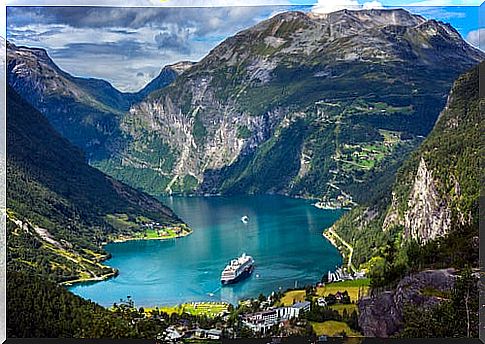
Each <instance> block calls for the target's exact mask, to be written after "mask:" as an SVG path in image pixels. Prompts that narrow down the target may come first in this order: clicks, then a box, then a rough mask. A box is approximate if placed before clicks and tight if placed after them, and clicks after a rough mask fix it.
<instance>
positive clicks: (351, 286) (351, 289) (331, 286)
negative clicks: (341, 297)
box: [317, 278, 370, 301]
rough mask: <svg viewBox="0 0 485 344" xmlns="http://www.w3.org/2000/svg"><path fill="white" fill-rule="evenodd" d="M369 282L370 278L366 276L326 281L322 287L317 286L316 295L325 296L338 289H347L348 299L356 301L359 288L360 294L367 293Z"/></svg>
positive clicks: (342, 290) (341, 290)
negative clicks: (340, 280)
mask: <svg viewBox="0 0 485 344" xmlns="http://www.w3.org/2000/svg"><path fill="white" fill-rule="evenodd" d="M369 283H370V280H369V279H368V278H364V279H359V280H349V281H342V282H335V283H328V284H326V285H325V286H324V287H318V288H317V295H318V296H327V295H328V294H335V293H337V292H338V291H340V292H344V291H347V292H348V293H349V296H350V300H351V301H357V300H358V299H359V290H360V295H361V296H364V295H367V293H368V291H369Z"/></svg>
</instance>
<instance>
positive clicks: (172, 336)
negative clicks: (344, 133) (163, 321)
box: [165, 326, 182, 342]
mask: <svg viewBox="0 0 485 344" xmlns="http://www.w3.org/2000/svg"><path fill="white" fill-rule="evenodd" d="M181 338H182V335H181V334H180V333H179V332H178V331H177V330H176V329H175V328H174V327H173V326H170V327H168V328H167V329H166V330H165V340H166V341H169V342H172V341H177V340H179V339H181Z"/></svg>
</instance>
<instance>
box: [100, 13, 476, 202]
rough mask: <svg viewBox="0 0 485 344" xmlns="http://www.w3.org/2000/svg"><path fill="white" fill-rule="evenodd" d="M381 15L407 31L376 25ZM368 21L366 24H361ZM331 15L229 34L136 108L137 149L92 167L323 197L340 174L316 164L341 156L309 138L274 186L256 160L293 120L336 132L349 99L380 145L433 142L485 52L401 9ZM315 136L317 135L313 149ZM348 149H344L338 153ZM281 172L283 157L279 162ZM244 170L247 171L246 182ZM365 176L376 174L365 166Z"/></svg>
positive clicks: (160, 180) (182, 182) (125, 176)
mask: <svg viewBox="0 0 485 344" xmlns="http://www.w3.org/2000/svg"><path fill="white" fill-rule="evenodd" d="M376 14H381V15H382V16H383V17H386V18H392V21H391V22H392V23H400V21H402V22H403V23H404V25H401V26H396V25H381V24H379V23H377V24H376V23H372V21H370V20H368V17H372V16H376ZM359 15H360V16H363V17H364V18H365V20H364V21H361V22H360V26H356V25H354V22H355V21H359V18H358V16H359ZM326 18H327V19H326V20H322V19H318V20H316V19H312V18H310V17H309V16H308V15H307V14H305V13H302V12H286V13H283V14H278V15H276V16H274V17H272V18H270V19H268V20H265V21H263V22H261V23H259V24H257V25H255V26H254V27H252V28H249V29H246V30H243V31H241V32H239V33H237V34H236V35H234V36H232V37H229V38H227V39H226V40H225V41H223V42H222V43H221V44H220V45H218V46H217V47H215V48H214V49H212V50H211V51H210V53H209V54H208V55H207V56H206V57H204V58H203V59H202V60H201V61H199V62H198V63H196V64H195V65H193V66H192V67H191V68H190V69H189V70H188V71H187V72H185V73H184V74H183V75H181V76H180V77H179V78H177V79H176V80H175V81H174V83H172V84H171V85H169V86H168V87H166V88H163V89H161V90H159V91H155V92H153V93H152V94H151V95H150V97H148V98H147V99H145V100H144V101H142V102H140V103H138V104H135V105H134V106H132V108H131V109H130V114H129V115H127V116H126V117H124V118H123V121H122V124H121V128H122V130H123V132H124V133H125V135H126V137H127V138H128V141H131V143H130V142H128V144H127V146H125V148H124V149H123V150H120V151H118V152H117V153H116V154H115V156H113V157H111V158H110V159H108V160H102V161H98V162H96V163H95V165H96V166H97V167H98V168H101V169H102V170H104V171H105V172H107V173H112V174H113V175H114V176H116V177H117V178H121V179H122V180H125V181H126V182H130V180H131V181H132V182H134V183H135V184H134V185H135V186H136V187H139V188H142V189H143V190H145V191H148V192H151V193H153V194H159V193H170V192H175V193H177V192H189V193H194V192H195V193H216V194H218V193H265V192H270V193H285V194H290V195H296V196H305V197H322V194H324V193H326V192H327V191H326V190H325V189H326V187H325V186H324V184H325V182H328V181H329V179H331V176H329V175H327V176H321V175H319V172H318V171H314V169H312V167H313V166H314V165H315V164H316V159H320V160H325V162H324V165H327V166H328V167H327V171H328V170H330V169H331V168H332V167H331V166H333V165H335V164H334V163H333V162H332V161H331V160H334V159H333V158H332V157H331V156H332V155H331V156H330V157H329V156H328V155H327V156H326V157H323V156H322V157H318V158H317V157H312V154H313V153H312V152H314V151H315V149H317V147H315V146H314V144H313V143H310V142H309V141H308V140H309V139H310V138H309V137H305V138H303V139H302V141H301V142H300V143H296V144H297V145H298V146H299V147H298V148H297V149H296V150H294V151H292V152H289V154H288V155H285V154H282V155H280V156H281V157H283V156H287V157H288V158H291V161H292V162H291V164H292V166H293V167H291V169H290V170H288V172H290V178H289V179H285V180H282V181H279V180H276V181H275V184H274V185H261V183H262V182H261V181H257V179H258V177H257V174H258V173H261V172H262V170H261V169H260V168H259V167H257V166H256V165H257V164H258V163H257V159H262V160H268V159H266V158H265V159H263V158H262V157H261V158H257V156H258V155H261V154H266V155H267V154H273V151H272V150H273V149H277V148H276V147H277V146H274V143H273V142H272V141H270V139H273V141H278V140H277V138H276V137H275V136H274V135H276V134H277V133H279V130H280V129H281V130H283V129H284V126H285V124H284V123H286V122H287V123H288V124H289V125H290V126H291V125H293V123H300V124H295V125H301V124H302V121H301V120H300V119H302V120H303V122H304V125H305V126H306V127H307V128H309V130H308V131H307V132H308V134H309V135H311V133H315V134H314V135H317V134H316V132H315V131H316V130H317V131H318V130H323V129H324V127H328V126H327V125H321V124H316V122H318V121H320V122H322V121H330V122H329V123H327V124H330V125H333V126H334V128H337V127H339V125H338V124H337V122H338V119H337V117H338V113H337V111H336V110H335V109H331V106H334V107H338V106H341V107H342V108H343V109H347V110H349V107H352V105H351V104H352V100H353V99H359V101H361V103H362V105H359V106H354V112H358V111H360V112H361V114H360V116H359V115H358V114H357V115H356V116H352V117H354V118H358V124H359V125H361V126H363V127H364V128H366V130H367V131H368V132H371V133H372V135H374V136H375V137H376V142H377V141H379V139H378V137H379V135H380V134H379V133H377V132H378V131H379V130H390V131H394V132H399V133H400V134H399V135H401V134H402V135H403V137H411V138H412V137H417V136H425V135H426V134H427V133H428V132H429V131H430V130H431V128H432V126H433V124H434V122H435V120H436V117H437V116H438V113H439V111H440V109H441V108H442V106H443V105H444V97H446V94H447V93H448V91H449V87H450V86H451V82H452V80H454V78H455V77H456V76H457V75H458V74H459V73H460V72H462V71H463V70H465V69H467V68H469V67H471V66H472V65H473V64H475V63H477V62H478V61H479V60H480V59H483V58H484V56H485V55H484V54H483V53H482V52H480V51H478V50H476V49H474V48H473V47H471V46H469V45H468V44H467V43H466V42H465V41H464V40H463V39H462V38H461V37H460V36H459V34H458V33H457V32H456V30H454V29H451V28H450V27H449V26H448V25H445V24H443V23H440V22H437V21H431V20H424V19H423V18H422V17H420V16H415V15H412V14H410V13H408V12H406V11H403V10H381V11H378V10H369V11H357V12H355V13H354V12H352V11H339V12H335V13H332V14H330V15H328V16H327V17H326ZM328 18H330V19H328ZM339 18H344V19H342V22H340V21H339V20H340V19H339ZM349 18H350V19H349ZM349 20H350V21H351V24H349V23H347V21H349ZM386 20H391V19H386ZM382 21H385V19H382ZM345 23H347V24H348V25H347V26H345V25H343V24H345ZM356 27H357V28H356ZM356 30H357V31H356ZM450 58H452V59H453V60H455V61H457V63H456V64H455V65H454V66H453V68H455V69H456V70H453V68H451V69H450V68H448V69H447V68H445V67H444V62H445V61H447V60H449V59H450ZM432 78H434V80H433V82H431V79H432ZM359 84H360V85H359ZM351 85H359V86H360V87H356V88H353V89H352V88H351V87H350V86H351ZM318 104H327V105H318ZM328 104H333V105H328ZM376 104H385V105H384V108H383V109H382V110H379V111H384V112H381V113H380V114H379V113H376V111H374V113H373V114H372V116H367V117H364V114H365V113H369V112H372V111H365V112H364V111H363V110H357V109H362V108H363V107H367V109H375V108H376ZM377 106H380V105H377ZM322 112H327V113H331V115H330V116H329V117H330V118H329V119H323V118H321V117H322ZM389 112H392V113H394V114H395V115H394V116H392V117H391V116H389V115H387V113H389ZM410 116H411V117H410ZM319 117H320V118H319ZM348 121H349V122H348V123H345V126H350V127H351V128H353V127H355V128H356V129H355V130H360V131H361V132H362V131H363V130H364V129H361V128H358V129H357V127H358V126H356V125H355V122H354V119H348ZM386 121H387V123H386ZM413 121H415V122H416V123H415V124H413V123H412V122H413ZM352 130H354V129H352ZM346 131H347V130H346ZM325 135H333V136H335V133H332V132H327V133H326V134H325ZM348 136H351V135H350V133H348V134H346V137H348ZM381 136H382V135H381ZM315 140H319V139H318V138H312V139H311V140H310V141H315ZM349 140H351V139H349ZM380 140H382V137H381V139H380ZM401 141H402V142H404V141H405V140H401ZM140 142H143V143H140ZM329 142H330V143H332V144H333V143H334V142H335V141H334V139H329ZM402 142H401V143H402ZM407 143H409V144H410V145H412V146H414V147H415V145H416V142H415V143H412V142H407ZM407 143H406V142H404V145H406V144H407ZM265 144H266V146H268V147H267V149H269V153H268V152H267V151H264V149H266V148H264V147H265ZM345 144H347V142H346V143H345ZM283 146H284V145H283ZM307 146H308V147H307ZM402 148H403V149H404V151H409V149H407V148H404V147H402ZM318 149H320V148H318ZM339 149H340V147H339V146H338V145H337V146H336V147H335V152H334V154H333V156H334V157H335V156H336V155H338V151H339ZM153 151H155V152H157V151H158V152H161V153H159V155H158V158H157V153H154V154H152V153H149V152H153ZM402 153H403V152H401V153H400V154H402ZM274 154H277V153H276V152H274ZM400 154H397V155H400ZM304 156H308V157H310V158H309V159H306V158H305V157H304ZM387 156H389V155H387ZM337 158H338V157H337ZM394 158H396V156H394V157H393V159H394ZM254 159H256V160H254ZM305 159H306V160H308V161H306V162H305V163H304V162H303V161H304V160H305ZM334 161H335V160H334ZM390 163H391V162H390ZM397 163H398V162H397ZM282 164H284V161H278V162H277V163H275V166H276V165H279V166H282ZM305 164H307V165H309V166H305ZM391 164H393V163H391ZM262 167H263V168H264V166H262ZM252 170H256V171H257V172H254V173H253V172H251V171H252ZM244 171H246V172H244ZM242 173H244V175H247V177H245V179H244V180H241V178H240V177H241V174H242ZM358 173H359V174H362V173H364V174H365V173H367V172H366V169H365V168H364V169H363V171H358ZM282 177H283V176H282ZM349 178H350V179H352V178H353V179H361V177H360V176H355V175H351V176H349ZM366 178H367V177H366ZM266 179H267V178H266ZM310 179H317V180H318V183H320V184H322V185H321V186H318V187H317V188H313V187H312V186H310V184H315V181H312V182H310ZM214 183H215V184H214ZM255 183H256V184H255ZM344 184H348V185H346V186H345V188H347V190H344V192H346V193H347V194H349V193H354V196H355V197H359V195H357V194H358V193H359V192H355V190H356V189H357V184H356V183H354V182H352V181H348V182H344ZM351 190H353V191H351ZM337 196H338V195H336V194H332V195H331V196H330V197H331V198H335V197H337Z"/></svg>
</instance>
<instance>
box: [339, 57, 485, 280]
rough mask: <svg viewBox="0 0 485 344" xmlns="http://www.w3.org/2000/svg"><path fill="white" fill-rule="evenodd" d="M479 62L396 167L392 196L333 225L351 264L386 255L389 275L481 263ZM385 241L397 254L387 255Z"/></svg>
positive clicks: (350, 214)
mask: <svg viewBox="0 0 485 344" xmlns="http://www.w3.org/2000/svg"><path fill="white" fill-rule="evenodd" d="M484 67H485V62H482V63H481V64H480V65H479V66H476V67H474V68H473V69H472V70H470V71H469V72H467V73H465V74H463V75H461V76H460V77H459V78H458V79H457V80H456V82H455V83H454V86H453V88H452V91H451V93H450V95H449V97H448V102H447V104H446V107H445V108H444V110H443V111H442V112H441V114H440V116H439V118H438V121H437V123H436V125H435V127H434V129H433V130H432V132H431V133H430V134H429V136H428V137H427V138H426V140H425V141H424V142H423V144H422V145H421V146H420V147H419V149H418V150H417V151H416V152H414V153H413V154H412V155H411V156H410V158H409V159H408V160H407V161H406V162H405V163H404V165H403V166H402V168H401V169H400V170H399V172H398V174H397V178H396V182H395V183H394V185H393V188H392V190H393V191H392V199H390V200H388V202H387V203H386V202H381V203H371V204H369V205H368V206H366V207H363V206H362V207H358V208H356V209H354V210H352V211H351V212H349V213H348V214H346V215H345V216H344V217H343V218H342V219H340V220H339V221H338V222H337V223H336V224H335V225H334V226H333V229H334V230H335V231H336V232H337V233H338V234H339V235H340V236H341V237H343V238H344V240H346V241H348V242H349V243H351V244H352V245H354V255H353V260H354V264H355V265H358V264H361V263H364V262H366V261H369V260H370V259H371V260H372V261H373V262H374V263H375V262H378V261H379V259H381V258H384V259H386V260H387V263H388V268H389V272H390V271H391V270H392V269H393V268H394V269H401V270H402V269H406V268H411V269H416V268H423V267H426V266H436V265H437V266H440V267H449V266H456V267H460V266H466V265H471V266H476V264H478V243H479V241H478V221H479V198H480V182H481V181H482V180H481V178H482V177H481V176H483V166H482V165H481V159H482V158H483V156H484V153H485V151H484V139H483V135H482V133H483V131H484V130H485V126H484V123H483V120H482V119H481V116H480V108H481V107H483V105H484V104H483V98H479V93H478V92H479V69H480V68H484ZM389 245H390V246H391V249H392V248H393V247H394V248H395V250H396V251H397V253H396V255H397V256H392V255H391V257H389V254H388V252H387V253H386V250H389ZM385 247H388V248H387V249H385ZM386 255H387V256H386ZM378 257H379V258H378ZM391 277H392V276H387V277H386V278H391ZM394 277H395V276H394Z"/></svg>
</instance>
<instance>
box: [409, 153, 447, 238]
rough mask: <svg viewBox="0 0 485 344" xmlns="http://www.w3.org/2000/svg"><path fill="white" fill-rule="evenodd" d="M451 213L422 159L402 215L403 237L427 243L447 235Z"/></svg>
mask: <svg viewBox="0 0 485 344" xmlns="http://www.w3.org/2000/svg"><path fill="white" fill-rule="evenodd" d="M450 225H451V211H450V209H449V208H448V205H447V202H446V199H445V198H443V197H442V196H441V195H440V194H439V193H438V191H437V190H436V183H435V181H434V179H433V175H432V173H431V171H430V170H429V169H428V168H427V166H426V162H425V161H424V159H423V158H421V161H420V163H419V167H418V171H417V173H416V178H415V180H414V185H413V188H412V190H411V195H410V197H409V201H408V211H407V212H406V214H405V215H404V228H405V232H404V235H405V236H406V237H410V238H413V239H415V240H418V241H422V242H427V241H429V240H433V239H435V238H437V237H440V236H443V235H444V234H446V233H448V231H449V228H450Z"/></svg>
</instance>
